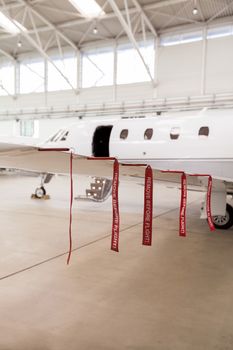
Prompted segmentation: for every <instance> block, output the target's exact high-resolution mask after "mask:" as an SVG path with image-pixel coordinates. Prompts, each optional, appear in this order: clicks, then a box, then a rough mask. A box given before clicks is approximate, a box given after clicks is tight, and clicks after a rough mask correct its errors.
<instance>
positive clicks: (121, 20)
mask: <svg viewBox="0 0 233 350" xmlns="http://www.w3.org/2000/svg"><path fill="white" fill-rule="evenodd" d="M108 2H109V4H110V5H111V7H112V9H113V11H114V12H115V14H116V16H117V17H118V19H119V21H120V23H121V25H122V27H123V29H124V30H125V32H126V34H127V36H128V38H129V40H130V41H131V43H132V44H133V47H134V48H135V50H136V51H137V53H138V55H139V57H140V59H141V61H142V63H143V65H144V67H145V69H146V72H147V74H148V76H149V78H150V80H151V81H152V83H153V84H154V79H153V77H152V75H151V72H150V70H149V68H148V66H147V64H146V62H145V60H144V57H143V55H142V54H141V52H140V49H139V46H138V43H137V41H136V39H135V37H134V35H133V33H132V31H131V30H130V28H129V26H128V25H127V22H126V21H125V19H124V17H123V15H122V13H121V11H120V10H119V8H118V6H117V4H116V3H115V1H114V0H108Z"/></svg>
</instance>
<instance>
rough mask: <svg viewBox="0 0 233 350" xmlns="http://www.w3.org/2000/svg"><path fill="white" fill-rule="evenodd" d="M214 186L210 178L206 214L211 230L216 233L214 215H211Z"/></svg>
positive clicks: (210, 177)
mask: <svg viewBox="0 0 233 350" xmlns="http://www.w3.org/2000/svg"><path fill="white" fill-rule="evenodd" d="M212 184H213V180H212V176H209V180H208V188H207V199H206V214H207V221H208V224H209V228H210V230H211V231H215V226H214V224H213V220H212V215H211V191H212Z"/></svg>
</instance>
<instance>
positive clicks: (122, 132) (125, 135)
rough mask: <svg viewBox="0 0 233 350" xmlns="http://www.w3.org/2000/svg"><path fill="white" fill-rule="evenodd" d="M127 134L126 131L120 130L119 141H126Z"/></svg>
mask: <svg viewBox="0 0 233 350" xmlns="http://www.w3.org/2000/svg"><path fill="white" fill-rule="evenodd" d="M128 133H129V131H128V129H123V130H121V133H120V139H122V140H125V139H127V137H128Z"/></svg>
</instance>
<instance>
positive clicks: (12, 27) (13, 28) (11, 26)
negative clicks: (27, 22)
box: [0, 12, 27, 34]
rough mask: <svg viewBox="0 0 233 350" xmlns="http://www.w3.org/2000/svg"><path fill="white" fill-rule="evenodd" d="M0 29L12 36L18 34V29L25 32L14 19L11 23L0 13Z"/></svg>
mask: <svg viewBox="0 0 233 350" xmlns="http://www.w3.org/2000/svg"><path fill="white" fill-rule="evenodd" d="M0 27H2V28H3V29H5V31H7V32H9V33H12V34H18V33H20V29H21V30H23V31H24V32H25V31H26V30H27V29H26V28H25V27H24V26H22V24H20V23H19V22H17V21H16V20H15V19H12V21H11V20H10V19H9V18H8V17H7V16H5V15H4V13H2V12H0Z"/></svg>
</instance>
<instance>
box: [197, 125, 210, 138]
mask: <svg viewBox="0 0 233 350" xmlns="http://www.w3.org/2000/svg"><path fill="white" fill-rule="evenodd" d="M209 133H210V130H209V128H208V126H202V127H201V128H200V129H199V132H198V135H199V136H206V137H207V136H209Z"/></svg>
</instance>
